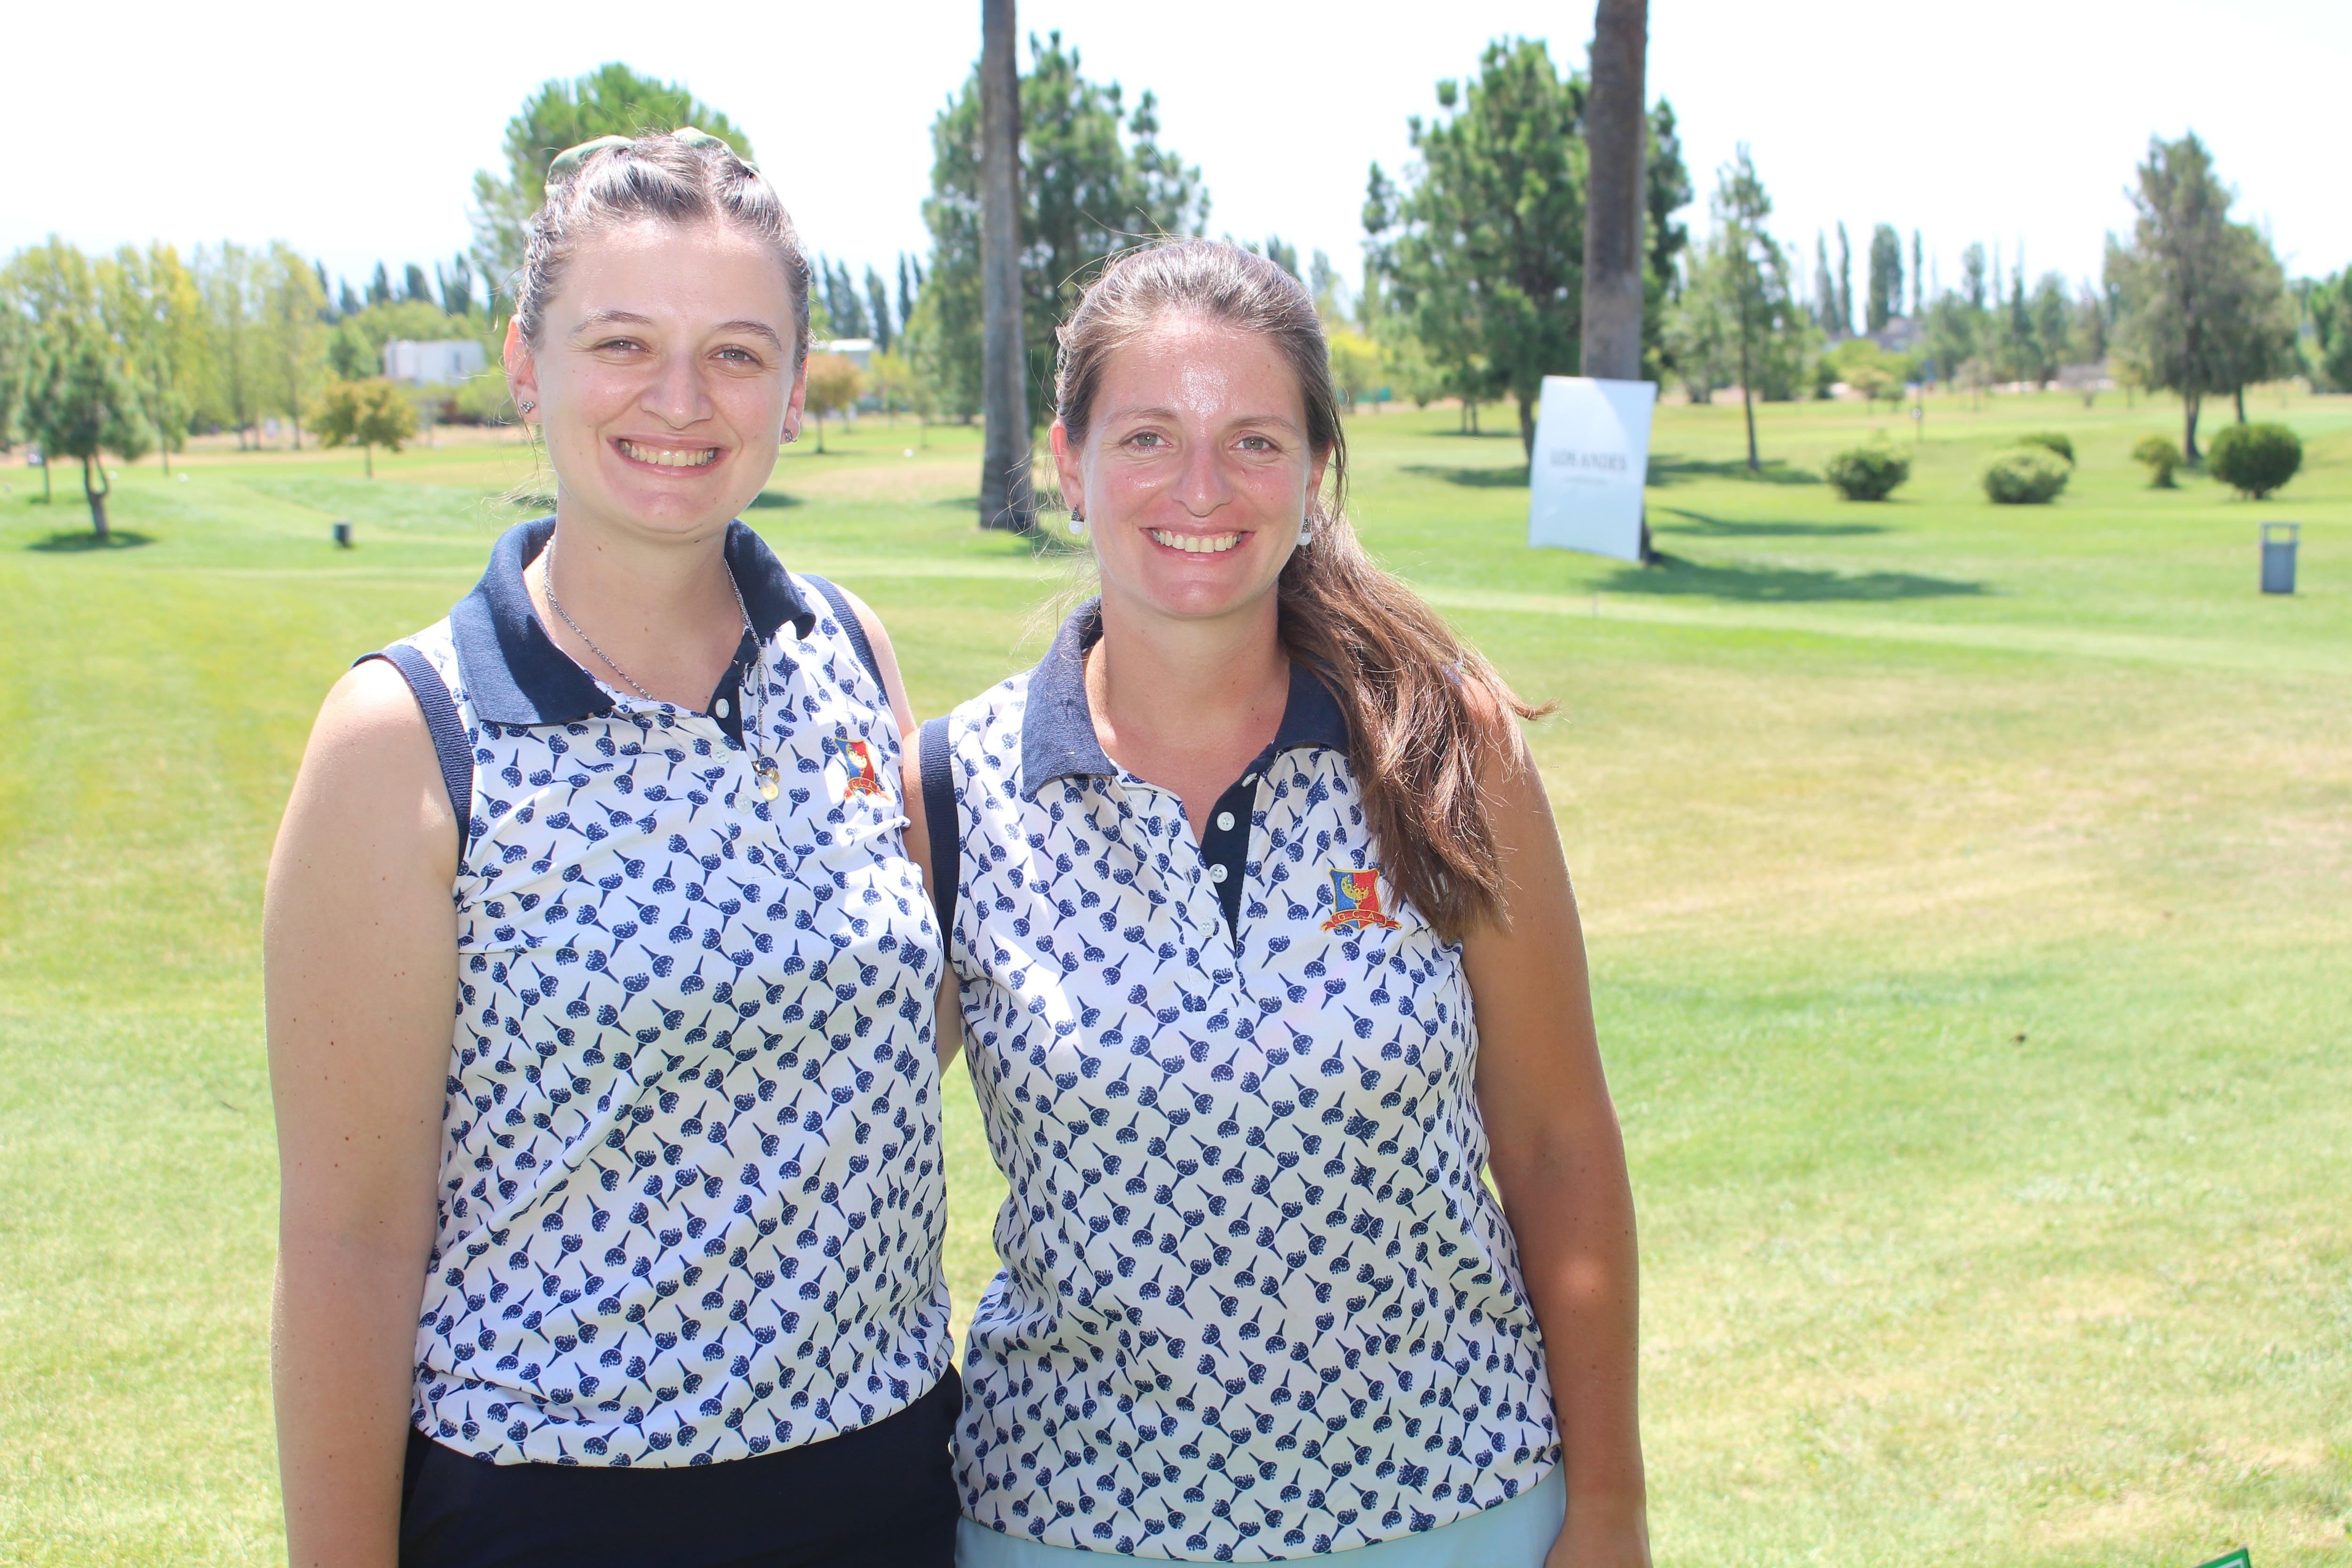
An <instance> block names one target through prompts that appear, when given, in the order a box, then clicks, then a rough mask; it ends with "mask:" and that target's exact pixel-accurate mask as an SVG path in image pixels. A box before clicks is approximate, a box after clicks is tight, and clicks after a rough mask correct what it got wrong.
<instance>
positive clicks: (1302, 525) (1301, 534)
mask: <svg viewBox="0 0 2352 1568" xmlns="http://www.w3.org/2000/svg"><path fill="white" fill-rule="evenodd" d="M1314 542H1315V519H1314V517H1313V516H1312V515H1311V514H1310V515H1309V516H1307V517H1305V518H1302V519H1300V520H1299V523H1298V548H1299V549H1301V550H1304V549H1306V548H1307V546H1308V545H1310V544H1312V543H1314Z"/></svg>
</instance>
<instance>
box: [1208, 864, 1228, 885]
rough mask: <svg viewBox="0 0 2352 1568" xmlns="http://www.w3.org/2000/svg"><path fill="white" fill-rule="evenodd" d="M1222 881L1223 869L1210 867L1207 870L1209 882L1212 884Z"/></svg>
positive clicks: (1223, 877) (1221, 867) (1223, 876)
mask: <svg viewBox="0 0 2352 1568" xmlns="http://www.w3.org/2000/svg"><path fill="white" fill-rule="evenodd" d="M1224 879H1225V868H1223V866H1212V867H1210V868H1209V880H1211V881H1212V882H1222V881H1223V880H1224Z"/></svg>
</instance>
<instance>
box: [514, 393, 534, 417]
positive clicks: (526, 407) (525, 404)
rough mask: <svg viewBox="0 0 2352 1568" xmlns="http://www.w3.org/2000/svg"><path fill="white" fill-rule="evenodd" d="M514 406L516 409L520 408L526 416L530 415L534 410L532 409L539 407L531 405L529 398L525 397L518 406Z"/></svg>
mask: <svg viewBox="0 0 2352 1568" xmlns="http://www.w3.org/2000/svg"><path fill="white" fill-rule="evenodd" d="M515 406H516V407H518V408H520V409H521V410H522V411H523V412H524V413H525V414H528V413H530V411H531V410H532V409H534V408H536V407H538V406H539V405H538V404H536V403H533V402H532V401H531V400H530V398H528V397H526V398H524V399H523V400H522V401H521V402H520V403H519V404H517V405H515Z"/></svg>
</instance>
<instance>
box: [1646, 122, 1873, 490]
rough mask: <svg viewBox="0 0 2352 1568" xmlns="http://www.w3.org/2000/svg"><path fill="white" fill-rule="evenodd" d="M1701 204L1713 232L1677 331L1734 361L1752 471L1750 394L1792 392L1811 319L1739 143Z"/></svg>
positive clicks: (1755, 466)
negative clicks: (1711, 192) (1706, 203)
mask: <svg viewBox="0 0 2352 1568" xmlns="http://www.w3.org/2000/svg"><path fill="white" fill-rule="evenodd" d="M1709 209H1710V211H1711V213H1712V215H1713V216H1714V219H1715V233H1714V234H1713V235H1711V236H1709V237H1708V240H1707V244H1706V249H1705V250H1704V251H1703V252H1702V253H1701V256H1700V258H1699V264H1698V266H1697V267H1696V268H1695V269H1694V272H1693V276H1692V279H1691V282H1690V284H1689V285H1688V286H1687V287H1686V288H1685V290H1684V300H1685V304H1686V305H1687V306H1689V307H1690V309H1689V310H1688V311H1687V312H1686V315H1685V331H1687V332H1688V333H1689V335H1690V339H1691V341H1692V342H1693V343H1694V344H1696V343H1698V342H1702V341H1704V342H1711V343H1712V344H1713V345H1714V353H1715V354H1716V355H1717V363H1718V364H1719V365H1720V364H1722V362H1723V361H1724V360H1728V361H1730V362H1731V363H1732V364H1736V366H1737V370H1738V377H1739V401H1740V405H1741V407H1742V410H1743V411H1744V413H1745V415H1746V418H1747V423H1748V468H1749V470H1750V471H1751V472H1753V471H1756V470H1759V469H1760V468H1762V466H1763V465H1762V462H1761V460H1760V459H1759V457H1758V454H1757V449H1756V399H1757V396H1758V395H1759V393H1760V394H1761V395H1763V396H1764V397H1765V398H1766V399H1767V400H1768V401H1777V400H1779V399H1780V398H1786V397H1790V396H1793V395H1795V389H1796V386H1797V384H1798V383H1799V381H1800V380H1801V377H1802V375H1803V373H1804V369H1805V364H1806V362H1807V359H1808V357H1809V355H1810V354H1811V351H1812V331H1811V319H1810V318H1809V317H1808V316H1807V314H1806V312H1805V310H1804V309H1803V307H1802V306H1801V305H1800V304H1799V303H1798V300H1797V297H1796V291H1795V289H1794V288H1793V287H1792V286H1791V280H1790V263H1789V257H1788V253H1787V252H1786V251H1784V250H1783V249H1782V248H1781V247H1780V244H1779V242H1778V241H1776V240H1774V239H1773V238H1772V237H1771V235H1770V234H1769V232H1768V231H1767V230H1766V228H1765V226H1764V220H1765V219H1766V218H1768V217H1769V216H1771V215H1772V198H1771V197H1770V196H1769V195H1767V194H1766V193H1765V190H1764V182H1763V180H1762V179H1761V178H1760V177H1759V175H1758V174H1757V173H1756V165H1755V163H1754V162H1753V161H1752V160H1751V159H1750V158H1749V156H1748V147H1747V144H1746V143H1745V142H1742V143H1740V144H1739V146H1738V151H1737V152H1736V153H1735V154H1734V155H1733V158H1732V161H1731V162H1730V163H1727V164H1725V165H1724V166H1723V168H1722V169H1721V170H1719V171H1718V172H1717V175H1716V190H1715V195H1714V198H1713V199H1712V201H1711V202H1710V203H1709ZM1841 237H1843V231H1841ZM1694 296H1696V298H1695V299H1694ZM1722 368H1730V366H1729V365H1723V366H1722Z"/></svg>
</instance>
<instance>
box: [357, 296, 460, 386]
mask: <svg viewBox="0 0 2352 1568" xmlns="http://www.w3.org/2000/svg"><path fill="white" fill-rule="evenodd" d="M484 325H485V323H484V322H483V321H482V319H481V318H480V317H478V316H452V315H448V314H446V313H445V312H444V311H443V310H442V309H441V307H440V306H438V305H436V304H433V303H431V302H429V301H426V300H397V301H394V303H392V304H389V305H370V306H369V307H368V308H367V309H366V310H362V311H360V312H359V313H358V314H357V315H352V316H346V317H344V318H343V319H342V320H341V321H337V322H336V323H335V324H334V326H333V327H332V328H331V330H330V331H329V332H328V333H327V365H328V368H329V369H330V370H331V371H332V372H333V373H334V374H335V375H336V376H337V377H338V378H339V379H341V380H343V381H365V380H367V379H368V378H369V377H371V376H378V375H382V374H383V345H384V344H386V343H388V342H392V341H393V340H394V339H395V338H400V339H406V340H409V341H412V342H424V343H430V342H447V341H450V340H452V339H464V338H473V339H481V338H482V337H483V335H484V332H483V329H484ZM482 347H483V350H484V352H485V353H487V354H488V357H489V359H490V360H491V361H492V362H495V361H496V360H497V358H498V354H497V352H496V350H497V344H495V343H493V342H484V343H483V344H482Z"/></svg>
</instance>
